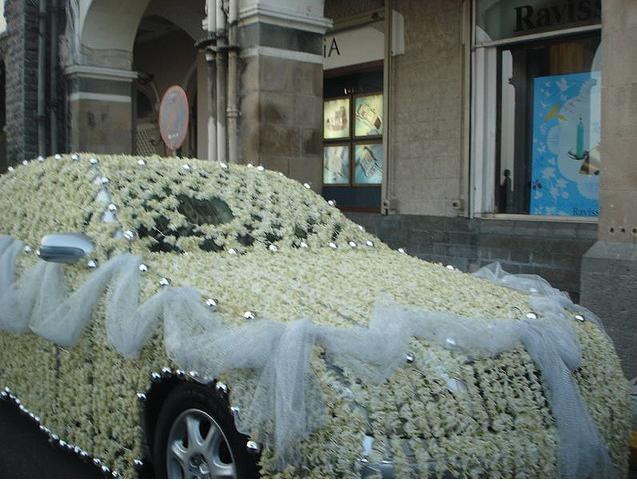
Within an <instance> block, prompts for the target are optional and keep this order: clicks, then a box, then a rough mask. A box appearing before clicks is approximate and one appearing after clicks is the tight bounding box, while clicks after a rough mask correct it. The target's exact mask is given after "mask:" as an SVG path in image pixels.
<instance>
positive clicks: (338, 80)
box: [323, 69, 384, 211]
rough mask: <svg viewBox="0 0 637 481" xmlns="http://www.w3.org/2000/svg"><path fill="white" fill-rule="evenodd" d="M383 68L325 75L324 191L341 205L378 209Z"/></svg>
mask: <svg viewBox="0 0 637 481" xmlns="http://www.w3.org/2000/svg"><path fill="white" fill-rule="evenodd" d="M382 78H383V74H382V69H381V70H377V69H368V70H365V71H361V72H354V73H350V74H346V75H342V76H335V77H330V78H326V79H325V83H324V91H325V100H324V102H323V195H324V196H325V197H326V198H329V199H334V200H336V202H337V205H338V206H339V207H340V208H341V209H343V210H363V211H378V210H380V187H381V184H382V181H383V163H384V159H383V154H384V151H383V129H384V124H383V94H382V89H383V84H382Z"/></svg>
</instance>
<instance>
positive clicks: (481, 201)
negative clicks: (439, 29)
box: [468, 0, 602, 223]
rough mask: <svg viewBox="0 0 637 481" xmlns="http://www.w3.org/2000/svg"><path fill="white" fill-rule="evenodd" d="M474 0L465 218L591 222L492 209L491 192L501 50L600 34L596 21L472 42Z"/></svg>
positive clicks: (474, 38)
mask: <svg viewBox="0 0 637 481" xmlns="http://www.w3.org/2000/svg"><path fill="white" fill-rule="evenodd" d="M475 12H476V0H474V2H473V16H472V20H471V44H472V48H471V55H470V58H469V62H470V72H471V100H470V124H471V127H470V135H469V152H470V153H469V158H470V163H469V179H468V180H469V209H468V214H469V217H471V218H474V217H475V218H491V219H509V220H527V221H551V222H580V223H597V222H598V221H599V218H598V217H580V216H543V215H534V214H512V213H498V212H496V201H497V199H496V191H497V188H498V182H499V180H500V171H499V167H500V142H501V139H500V136H501V129H500V115H501V92H500V89H501V54H500V52H501V50H503V49H505V48H506V47H511V46H513V45H516V44H527V43H532V42H534V41H552V40H554V41H559V40H561V39H565V38H568V37H577V36H581V35H584V34H587V33H593V32H601V29H602V25H601V24H595V25H586V26H580V27H572V28H565V29H562V30H553V31H549V32H541V33H537V34H531V35H522V36H519V37H513V38H505V39H501V40H494V41H491V40H488V41H485V40H478V39H477V36H478V34H477V33H478V26H477V24H476V15H475Z"/></svg>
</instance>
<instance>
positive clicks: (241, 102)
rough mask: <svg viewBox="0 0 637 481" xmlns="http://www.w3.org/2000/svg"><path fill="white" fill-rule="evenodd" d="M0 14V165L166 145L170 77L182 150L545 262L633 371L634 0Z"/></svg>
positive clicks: (95, 0)
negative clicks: (185, 109) (185, 122)
mask: <svg viewBox="0 0 637 481" xmlns="http://www.w3.org/2000/svg"><path fill="white" fill-rule="evenodd" d="M4 18H5V19H6V25H5V26H0V27H1V28H2V29H3V30H4V31H3V33H2V34H1V37H0V53H1V55H2V58H3V63H2V65H1V66H2V69H1V72H0V85H2V86H3V87H4V88H3V92H4V95H5V97H4V98H5V101H4V102H3V104H4V111H2V115H0V121H2V122H3V125H4V129H3V136H2V139H0V140H1V142H0V147H2V149H0V150H1V151H2V153H1V154H0V158H1V160H0V167H2V168H6V167H7V166H8V165H11V164H14V163H16V162H20V161H21V160H22V159H24V158H32V157H35V156H37V155H47V154H51V153H55V152H58V151H66V152H71V151H93V152H98V153H99V152H109V153H135V154H138V155H140V156H145V155H152V154H159V155H164V154H166V150H165V147H164V145H163V142H162V141H161V137H160V132H159V125H158V113H159V105H160V101H161V98H162V96H163V94H164V92H165V91H166V90H167V89H168V87H170V86H171V85H179V86H181V87H182V88H183V89H184V91H185V92H186V94H187V98H188V101H189V106H190V118H189V121H190V128H189V130H188V134H187V136H186V140H185V142H184V144H183V146H182V147H181V149H180V151H179V152H178V154H179V155H183V156H193V157H194V156H196V157H199V158H204V159H210V160H225V161H230V162H242V163H247V162H252V163H254V164H262V165H264V166H265V167H267V168H271V169H275V170H279V171H282V172H284V173H286V174H287V175H289V176H291V177H293V178H295V179H298V180H300V181H303V182H309V183H311V185H312V187H313V188H314V189H315V190H316V191H318V192H320V193H322V194H323V195H324V196H325V197H326V198H328V199H334V200H335V201H336V203H337V205H338V206H339V207H340V208H341V209H342V210H343V211H344V212H345V213H346V214H347V215H348V216H350V217H351V218H352V219H353V220H355V221H356V222H358V223H360V224H362V225H363V226H365V227H366V228H367V229H368V230H369V231H370V232H373V233H375V234H377V235H378V236H379V237H380V238H381V239H383V240H384V241H385V242H387V243H388V244H389V245H391V246H395V247H404V248H406V249H407V250H408V251H409V252H410V253H412V254H414V255H416V256H418V257H421V258H424V259H426V260H430V261H435V262H442V263H445V264H452V265H454V266H456V267H458V268H460V269H462V270H465V271H473V270H476V269H477V268H479V267H480V266H482V265H485V264H487V263H490V262H494V261H500V262H501V263H502V264H503V267H504V268H505V269H506V270H508V271H510V272H512V273H528V274H539V275H541V276H542V277H545V278H546V279H548V280H549V281H550V282H551V283H552V284H553V285H554V286H556V287H558V288H560V289H562V290H565V291H568V292H569V293H570V294H571V295H572V296H573V297H574V298H575V299H576V300H579V301H580V302H581V303H582V304H584V305H586V306H589V307H592V308H593V309H594V310H595V311H596V312H598V313H599V314H600V315H601V317H602V318H603V320H604V321H605V322H606V324H607V327H608V330H609V333H610V334H611V336H612V337H613V338H614V340H615V342H616V345H617V348H618V350H619V353H620V355H621V356H622V358H623V360H624V363H625V365H624V367H625V369H626V372H627V374H628V375H629V376H630V377H633V376H637V371H636V370H635V369H636V368H635V366H637V357H635V350H636V349H637V348H636V347H635V346H636V345H637V335H636V334H635V332H637V329H635V327H636V326H635V322H636V321H635V314H636V312H637V311H636V309H635V306H634V301H635V299H637V209H635V208H634V206H636V205H637V167H636V165H637V164H636V163H635V162H633V161H632V156H631V153H632V152H634V151H635V150H636V149H635V147H637V146H635V145H634V143H635V136H634V134H633V132H634V131H635V127H637V53H636V51H635V49H634V48H632V47H631V45H635V44H637V4H636V3H635V2H634V1H632V0H603V1H600V0H426V1H422V0H349V1H346V2H345V1H339V0H300V1H294V2H292V1H287V0H224V1H215V0H207V1H206V0H187V1H183V2H174V1H171V0H127V1H126V2H123V1H122V2H115V1H113V0H39V1H26V0H5V2H4ZM41 39H45V40H47V41H46V42H42V41H41ZM602 146H603V147H602Z"/></svg>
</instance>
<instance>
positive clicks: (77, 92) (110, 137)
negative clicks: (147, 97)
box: [66, 65, 137, 154]
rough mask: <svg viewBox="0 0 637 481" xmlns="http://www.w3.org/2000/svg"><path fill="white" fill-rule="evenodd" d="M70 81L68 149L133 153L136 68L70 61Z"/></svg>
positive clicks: (67, 70) (68, 74) (68, 75)
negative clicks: (120, 67) (131, 69)
mask: <svg viewBox="0 0 637 481" xmlns="http://www.w3.org/2000/svg"><path fill="white" fill-rule="evenodd" d="M66 74H67V78H68V82H69V96H68V98H69V112H70V118H71V125H70V139H69V140H70V150H71V151H74V152H96V153H109V154H131V153H133V141H134V138H133V95H132V94H133V85H132V82H133V79H135V78H136V77H137V74H136V73H135V72H132V71H130V70H121V69H114V68H106V67H92V66H84V65H73V66H71V67H68V68H67V69H66Z"/></svg>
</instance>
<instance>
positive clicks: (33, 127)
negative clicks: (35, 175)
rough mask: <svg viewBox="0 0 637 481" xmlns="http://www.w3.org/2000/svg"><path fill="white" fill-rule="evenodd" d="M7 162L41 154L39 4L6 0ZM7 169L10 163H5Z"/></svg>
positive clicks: (14, 161) (31, 157)
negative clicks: (39, 133) (39, 146)
mask: <svg viewBox="0 0 637 481" xmlns="http://www.w3.org/2000/svg"><path fill="white" fill-rule="evenodd" d="M4 15H5V18H6V19H7V32H6V38H5V42H6V56H5V58H4V65H5V72H6V77H5V82H6V84H5V85H6V93H7V94H8V95H6V104H5V105H6V126H5V129H6V134H7V138H6V142H7V146H6V154H7V165H15V164H18V163H20V162H22V160H24V159H33V158H35V157H36V156H37V155H38V126H37V124H38V120H37V117H36V114H37V97H38V93H37V92H38V62H37V58H38V4H37V2H25V1H22V0H6V1H5V3H4ZM5 168H6V166H5Z"/></svg>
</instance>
